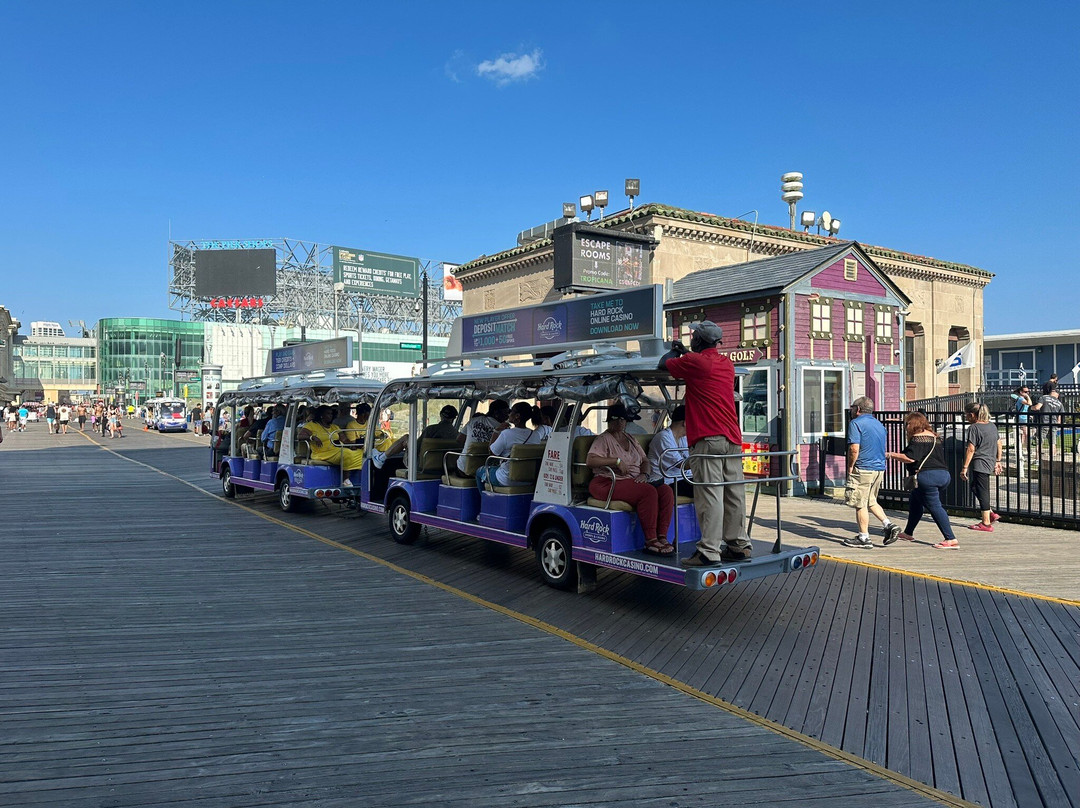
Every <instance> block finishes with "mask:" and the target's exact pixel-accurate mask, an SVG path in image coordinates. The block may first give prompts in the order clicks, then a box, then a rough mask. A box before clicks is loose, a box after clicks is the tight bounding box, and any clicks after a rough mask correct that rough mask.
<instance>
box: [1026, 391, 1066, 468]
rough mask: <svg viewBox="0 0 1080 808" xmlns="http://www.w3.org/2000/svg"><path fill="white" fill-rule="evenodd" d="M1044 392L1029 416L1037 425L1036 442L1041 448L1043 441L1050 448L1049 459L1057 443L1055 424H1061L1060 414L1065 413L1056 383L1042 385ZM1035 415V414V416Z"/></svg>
mask: <svg viewBox="0 0 1080 808" xmlns="http://www.w3.org/2000/svg"><path fill="white" fill-rule="evenodd" d="M1043 390H1044V391H1045V392H1044V393H1043V394H1042V396H1041V397H1040V398H1039V403H1038V404H1035V405H1033V406H1032V407H1031V410H1032V414H1031V415H1030V416H1029V418H1030V419H1031V421H1032V422H1033V423H1038V424H1040V426H1039V427H1038V442H1039V446H1040V447H1041V446H1042V444H1043V442H1044V441H1045V442H1046V443H1047V444H1048V445H1049V448H1050V455H1051V457H1052V456H1053V454H1054V447H1055V445H1056V443H1057V432H1058V428H1057V427H1056V425H1057V424H1060V423H1061V413H1063V412H1065V405H1064V404H1062V403H1061V398H1060V397H1059V396H1058V389H1057V383H1056V382H1047V383H1046V384H1045V385H1043ZM1036 413H1037V414H1036Z"/></svg>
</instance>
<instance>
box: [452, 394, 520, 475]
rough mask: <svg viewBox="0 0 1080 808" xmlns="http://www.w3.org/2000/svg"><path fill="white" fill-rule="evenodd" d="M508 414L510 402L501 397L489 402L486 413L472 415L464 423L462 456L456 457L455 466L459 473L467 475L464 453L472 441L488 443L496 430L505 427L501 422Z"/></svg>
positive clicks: (467, 450)
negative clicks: (465, 423)
mask: <svg viewBox="0 0 1080 808" xmlns="http://www.w3.org/2000/svg"><path fill="white" fill-rule="evenodd" d="M509 416H510V402H509V401H506V400H505V399H502V398H497V399H495V400H494V401H492V402H491V406H489V407H488V411H487V414H486V415H484V414H482V413H476V414H475V415H473V417H472V419H471V420H470V421H469V423H468V424H467V425H466V427H465V431H464V432H462V433H461V434H462V435H463V436H464V439H465V447H464V449H463V450H462V456H461V457H458V459H457V468H458V472H459V473H460V474H462V475H464V476H468V474H467V473H466V471H465V468H466V465H467V461H466V460H465V457H464V455H466V454H468V453H469V449H471V448H472V445H473V444H474V443H488V444H490V443H491V442H492V440H494V438H495V434H496V431H497V430H502V429H505V427H504V426H503V424H505V423H506V419H507V418H508V417H509Z"/></svg>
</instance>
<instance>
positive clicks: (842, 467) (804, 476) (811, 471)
mask: <svg viewBox="0 0 1080 808" xmlns="http://www.w3.org/2000/svg"><path fill="white" fill-rule="evenodd" d="M819 456H820V452H819V451H818V445H817V444H816V443H813V444H810V443H801V444H799V479H800V480H802V481H803V482H804V483H812V484H815V485H816V484H817V482H818V480H819V479H820V478H821V472H820V469H819V467H818V458H819ZM846 477H847V460H846V458H844V457H840V456H837V455H829V456H828V457H826V458H825V484H826V485H829V484H830V483H837V482H840V481H843V480H844V479H846Z"/></svg>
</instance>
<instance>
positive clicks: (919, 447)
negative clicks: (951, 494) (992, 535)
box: [887, 412, 960, 550]
mask: <svg viewBox="0 0 1080 808" xmlns="http://www.w3.org/2000/svg"><path fill="white" fill-rule="evenodd" d="M904 431H905V432H906V433H907V439H908V444H907V446H905V447H904V450H903V451H902V452H888V453H887V456H888V457H890V458H892V459H894V460H900V461H902V462H903V463H906V464H907V471H908V474H909V475H911V476H912V477H913V478H914V479H913V480H912V483H911V496H910V497H909V498H908V520H907V526H906V527H905V528H904V531H903V532H902V533H901V534H900V536H899V538H901V539H906V540H907V541H914V540H915V528H916V527H918V525H919V520H921V519H922V516H923V514H924V513H926V511H930V516H931V517H932V518H933V520H934V523H935V524H936V525H937V527H938V530H940V531H941V537H942V538H941V541H939V542H938V543H937V544H935V545H934V548H935V549H937V550H957V549H959V547H960V542H958V541H957V540H956V536H955V535H953V529H952V525H951V524H949V515H948V514H947V513H945V505H944V504H943V503H942V497H943V495H944V494H945V489H947V488H948V487H949V483H950V482H952V475H951V474H949V467H948V465H947V464H946V462H945V443H944V441H942V440H941V438H940V437H938V434H937V433H936V432H934V430H933V429H931V428H930V422H929V421H928V420H927V419H926V416H925V415H923V414H922V413H921V412H909V413H908V414H907V416H906V417H905V418H904Z"/></svg>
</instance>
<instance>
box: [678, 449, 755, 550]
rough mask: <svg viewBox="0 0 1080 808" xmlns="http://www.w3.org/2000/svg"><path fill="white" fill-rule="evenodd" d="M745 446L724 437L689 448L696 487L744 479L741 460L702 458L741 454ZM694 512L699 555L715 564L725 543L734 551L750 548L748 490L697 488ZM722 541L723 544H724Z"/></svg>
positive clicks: (739, 488)
mask: <svg viewBox="0 0 1080 808" xmlns="http://www.w3.org/2000/svg"><path fill="white" fill-rule="evenodd" d="M741 453H742V444H737V443H732V442H731V441H729V440H728V439H727V438H725V437H723V436H721V435H714V436H713V437H711V438H702V439H701V440H699V441H698V442H697V443H695V444H694V445H693V446H692V447H690V469H691V470H692V471H693V473H694V482H695V483H719V482H728V481H732V480H742V479H743V462H742V458H741V457H730V458H726V459H719V458H713V457H703V456H702V455H728V454H741ZM694 509H695V510H696V511H697V518H698V524H699V525H700V526H701V540H700V541H699V542H698V545H697V546H698V551H699V552H700V553H701V554H702V555H703V556H705V557H706V558H709V559H711V560H712V561H719V560H720V551H721V550H722V549H723V543H726V544H727V545H728V546H729V547H731V548H732V549H735V550H741V549H744V548H747V547H749V546H750V540H749V539H748V538H747V536H746V486H745V485H743V484H742V483H739V484H737V485H724V486H717V485H695V486H694ZM721 540H723V543H722V542H721Z"/></svg>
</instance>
